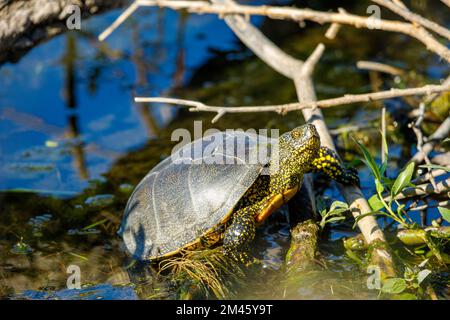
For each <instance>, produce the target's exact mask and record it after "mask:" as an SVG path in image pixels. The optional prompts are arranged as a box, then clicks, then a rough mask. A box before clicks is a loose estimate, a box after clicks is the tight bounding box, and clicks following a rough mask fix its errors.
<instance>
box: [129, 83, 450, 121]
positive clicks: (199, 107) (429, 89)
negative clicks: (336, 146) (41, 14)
mask: <svg viewBox="0 0 450 320" xmlns="http://www.w3.org/2000/svg"><path fill="white" fill-rule="evenodd" d="M449 90H450V85H449V84H445V85H426V86H424V87H420V88H410V89H391V90H386V91H380V92H372V93H365V94H347V95H345V96H342V97H339V98H332V99H325V100H319V101H306V102H296V103H288V104H281V105H272V106H236V107H225V106H209V105H206V104H204V103H201V102H198V101H192V100H184V99H175V98H164V97H135V98H134V100H135V102H158V103H168V104H176V105H180V106H186V107H191V109H189V110H190V111H195V112H198V111H206V112H216V113H217V116H216V117H214V119H213V121H212V122H213V123H214V122H216V121H217V120H219V118H220V117H222V116H223V115H225V114H226V113H248V112H270V111H271V112H277V113H280V114H285V113H287V112H290V111H295V110H302V109H315V108H330V107H335V106H339V105H346V104H352V103H361V102H372V101H376V100H384V99H392V98H397V97H405V96H413V95H429V94H431V93H434V92H443V91H449Z"/></svg>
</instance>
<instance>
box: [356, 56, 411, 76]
mask: <svg viewBox="0 0 450 320" xmlns="http://www.w3.org/2000/svg"><path fill="white" fill-rule="evenodd" d="M356 67H357V68H358V69H364V70H371V71H378V72H383V73H388V74H391V75H394V76H400V75H402V74H404V73H405V72H404V71H403V70H402V69H399V68H396V67H392V66H390V65H388V64H385V63H379V62H373V61H365V60H361V61H358V62H357V63H356Z"/></svg>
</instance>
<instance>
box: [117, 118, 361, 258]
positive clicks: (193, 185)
mask: <svg viewBox="0 0 450 320" xmlns="http://www.w3.org/2000/svg"><path fill="white" fill-rule="evenodd" d="M224 146H228V147H227V148H224ZM230 146H233V147H230ZM260 155H265V156H260ZM255 159H256V161H255ZM309 172H322V173H324V174H325V175H326V176H328V177H329V178H331V179H334V180H336V181H338V182H340V183H343V184H359V179H358V175H357V172H356V171H355V170H354V169H346V168H344V165H343V163H342V162H341V161H340V159H339V157H338V155H337V154H336V153H335V152H334V151H333V150H331V149H329V148H327V147H324V146H321V145H320V137H319V134H318V133H317V130H316V128H315V126H314V125H313V124H305V125H302V126H299V127H297V128H294V129H293V130H291V131H289V132H286V133H284V134H282V135H281V136H280V137H279V138H273V137H270V138H269V137H266V136H264V135H258V134H256V133H255V132H244V131H242V130H240V131H239V130H233V131H230V130H226V131H218V132H215V133H214V134H211V135H208V136H205V137H203V138H200V139H197V140H195V141H193V142H191V143H189V144H186V145H184V146H182V147H180V148H178V150H177V151H175V152H173V153H172V155H171V156H170V157H167V158H166V159H164V160H163V161H161V162H160V163H159V164H158V165H156V166H155V167H154V168H153V169H152V170H150V171H149V172H148V174H147V175H146V176H145V177H144V178H143V179H142V180H141V182H140V183H139V184H138V185H137V186H136V188H135V189H134V191H133V192H132V194H131V196H130V198H129V199H128V202H127V204H126V207H125V211H124V215H123V218H122V224H121V226H120V229H119V231H118V233H119V235H121V236H122V238H123V243H124V244H125V247H126V249H127V251H128V252H129V253H130V254H131V255H132V256H133V257H134V258H135V259H137V260H146V261H157V260H160V259H163V258H167V257H170V256H173V255H176V254H177V253H180V252H181V251H182V250H183V249H187V250H192V249H195V248H201V247H205V246H212V245H214V244H216V243H218V242H221V243H222V248H223V252H224V254H225V255H227V256H229V257H231V258H232V259H234V260H236V261H238V262H245V263H248V261H249V259H251V258H250V255H249V249H250V245H251V242H252V240H253V238H254V236H255V230H256V227H257V226H258V225H260V224H262V223H263V222H264V221H265V219H266V218H267V217H268V216H269V215H270V214H272V213H273V212H274V211H276V210H277V209H278V208H280V207H281V206H282V205H283V204H284V203H286V202H287V201H289V199H291V198H292V197H293V196H294V195H295V194H296V192H297V191H298V190H299V188H300V186H301V183H302V181H303V175H304V174H306V173H309Z"/></svg>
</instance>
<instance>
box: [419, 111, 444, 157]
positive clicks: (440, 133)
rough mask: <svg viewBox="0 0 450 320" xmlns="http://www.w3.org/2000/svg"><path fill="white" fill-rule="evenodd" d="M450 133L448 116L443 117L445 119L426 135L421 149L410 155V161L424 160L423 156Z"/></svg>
mask: <svg viewBox="0 0 450 320" xmlns="http://www.w3.org/2000/svg"><path fill="white" fill-rule="evenodd" d="M449 135H450V116H449V117H447V118H446V119H445V121H444V122H443V123H442V124H441V125H440V126H439V128H437V130H436V131H435V132H434V133H433V134H432V135H431V136H429V137H428V142H427V143H425V144H424V145H423V146H422V150H419V151H417V153H416V154H415V155H414V156H413V157H412V159H411V161H414V162H415V163H421V162H422V161H424V159H425V157H426V156H428V154H429V153H430V152H431V151H432V150H433V149H434V147H435V146H436V144H437V143H438V142H440V141H441V140H443V139H445V138H448V136H449Z"/></svg>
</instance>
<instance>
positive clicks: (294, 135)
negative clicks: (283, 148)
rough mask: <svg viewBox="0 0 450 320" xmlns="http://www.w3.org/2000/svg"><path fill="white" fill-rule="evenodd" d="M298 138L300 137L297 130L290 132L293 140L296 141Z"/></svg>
mask: <svg viewBox="0 0 450 320" xmlns="http://www.w3.org/2000/svg"><path fill="white" fill-rule="evenodd" d="M300 136H301V134H300V132H298V131H297V130H294V131H291V137H292V138H293V139H298V138H300Z"/></svg>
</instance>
